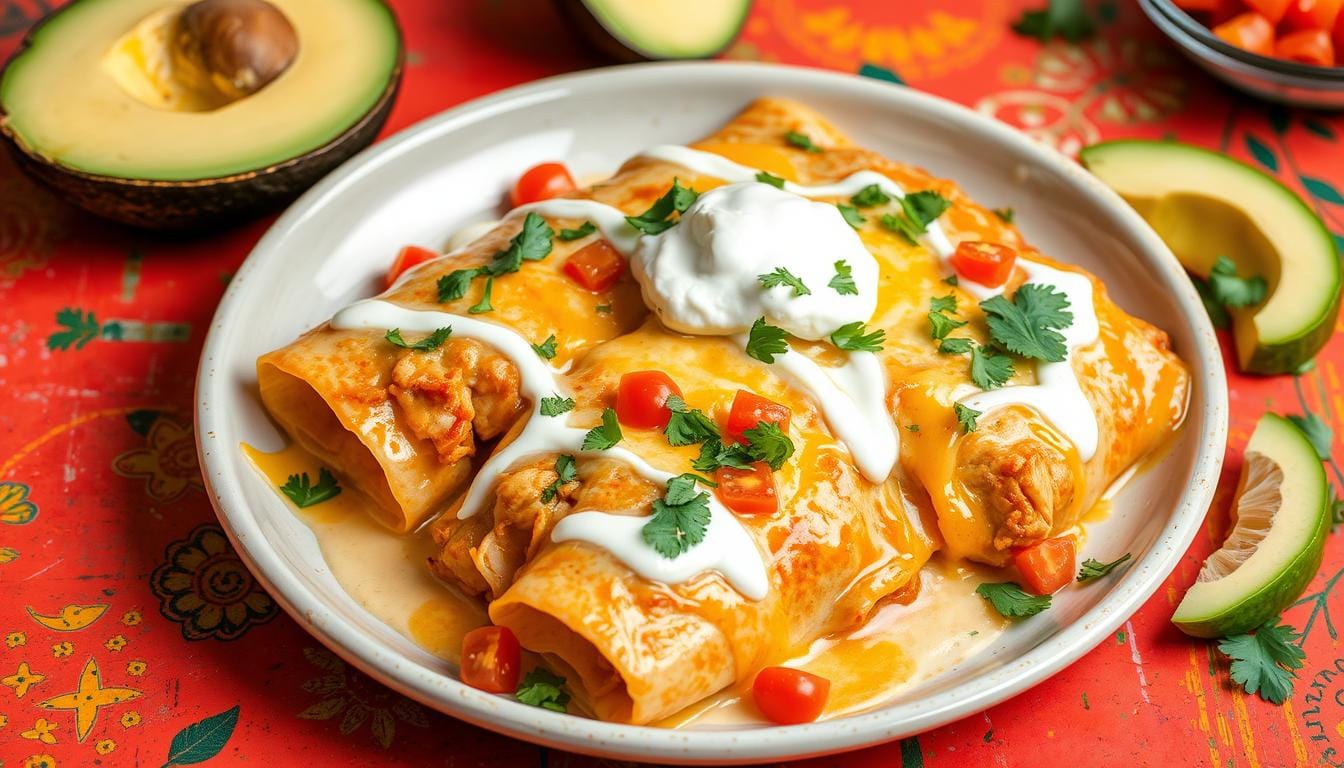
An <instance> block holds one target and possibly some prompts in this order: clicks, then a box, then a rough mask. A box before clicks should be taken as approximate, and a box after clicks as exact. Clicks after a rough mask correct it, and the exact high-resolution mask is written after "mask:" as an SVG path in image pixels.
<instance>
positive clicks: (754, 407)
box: [723, 389, 793, 442]
mask: <svg viewBox="0 0 1344 768" xmlns="http://www.w3.org/2000/svg"><path fill="white" fill-rule="evenodd" d="M792 416H793V411H790V410H789V407H788V406H786V405H781V404H779V403H776V402H775V401H774V400H768V399H766V398H764V397H761V396H760V395H758V394H755V393H754V392H748V391H747V390H745V389H739V390H737V394H736V395H734V396H733V407H732V408H731V409H729V411H728V423H727V424H725V425H724V428H723V431H724V435H725V436H726V437H727V438H728V440H729V441H733V440H736V441H738V442H746V438H744V437H743V436H742V433H743V432H746V431H747V430H748V429H755V428H756V425H757V424H760V423H761V422H762V421H768V422H770V423H771V424H778V425H779V428H780V429H781V430H783V431H785V432H788V431H789V419H790V417H792Z"/></svg>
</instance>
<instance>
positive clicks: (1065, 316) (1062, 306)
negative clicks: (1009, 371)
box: [980, 283, 1073, 363]
mask: <svg viewBox="0 0 1344 768" xmlns="http://www.w3.org/2000/svg"><path fill="white" fill-rule="evenodd" d="M980 308H981V309H983V310H984V311H985V315H986V316H987V317H986V321H987V322H988V323H989V333H990V336H991V337H992V338H993V339H994V341H995V342H996V343H997V344H998V345H999V346H1001V347H1003V348H1004V349H1006V350H1008V351H1009V352H1013V353H1015V354H1018V355H1021V356H1023V357H1031V358H1035V359H1037V360H1045V361H1046V362H1051V363H1058V362H1060V361H1062V360H1063V359H1064V357H1065V356H1066V355H1067V354H1068V347H1066V346H1065V344H1064V336H1063V334H1061V333H1059V331H1058V330H1057V329H1060V328H1068V327H1069V326H1070V325H1072V324H1073V313H1072V312H1070V311H1069V299H1068V297H1067V296H1065V295H1064V294H1063V293H1061V292H1060V291H1057V290H1055V288H1054V287H1053V286H1050V285H1043V284H1040V283H1027V284H1025V285H1023V286H1021V287H1020V288H1018V289H1017V291H1016V292H1014V293H1013V300H1012V301H1009V300H1008V299H1005V298H1004V297H1002V296H995V297H993V298H990V299H986V300H984V301H982V302H980Z"/></svg>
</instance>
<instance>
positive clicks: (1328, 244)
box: [1079, 139, 1340, 374]
mask: <svg viewBox="0 0 1344 768" xmlns="http://www.w3.org/2000/svg"><path fill="white" fill-rule="evenodd" d="M1079 159H1080V160H1081V161H1082V163H1083V165H1084V166H1085V167H1086V168H1087V169H1088V170H1090V171H1091V172H1092V173H1093V174H1095V175H1096V176H1097V178H1099V179H1101V181H1103V182H1105V183H1106V184H1107V185H1108V186H1110V187H1111V189H1114V190H1115V191H1116V192H1118V193H1120V196H1121V197H1123V198H1124V199H1125V201H1126V202H1128V203H1129V204H1130V205H1132V206H1133V207H1134V209H1135V210H1136V211H1138V212H1139V214H1140V215H1142V216H1143V218H1144V219H1146V220H1147V221H1148V223H1149V224H1150V225H1152V227H1153V229H1154V230H1156V231H1157V234H1158V235H1159V236H1160V237H1161V238H1162V239H1163V240H1164V241H1166V243H1167V245H1168V246H1170V247H1171V250H1172V252H1173V253H1175V254H1176V258H1177V259H1179V260H1180V262H1181V264H1182V265H1184V266H1185V268H1186V269H1187V270H1189V271H1190V272H1191V273H1193V274H1195V275H1197V276H1199V277H1201V278H1206V279H1207V278H1208V276H1209V271H1210V269H1211V268H1212V266H1213V264H1214V262H1215V261H1216V260H1217V259H1218V257H1219V256H1220V255H1221V256H1227V257H1228V258H1230V259H1231V260H1232V261H1233V262H1234V263H1235V264H1236V265H1237V273H1238V274H1240V275H1243V276H1251V275H1258V276H1260V277H1263V278H1264V279H1265V280H1266V281H1267V283H1268V285H1269V291H1268V293H1267V295H1266V298H1265V300H1264V301H1263V302H1262V303H1261V304H1259V305H1258V306H1254V307H1247V308H1244V309H1233V310H1231V315H1232V323H1233V331H1234V335H1235V336H1236V346H1237V359H1238V363H1239V365H1240V367H1241V369H1242V370H1243V371H1246V372H1249V373H1264V374H1275V373H1291V372H1293V371H1295V370H1297V369H1298V368H1299V367H1300V366H1302V365H1303V364H1304V363H1306V362H1307V361H1308V360H1310V359H1311V358H1312V357H1313V356H1314V355H1315V354H1316V353H1317V352H1319V351H1320V349H1321V347H1323V346H1324V345H1325V343H1326V341H1327V340H1329V338H1330V334H1331V332H1332V331H1333V329H1334V326H1335V319H1336V318H1337V317H1338V315H1339V294H1340V265H1339V255H1338V253H1337V252H1336V248H1335V244H1334V240H1333V238H1331V236H1330V232H1329V231H1328V230H1327V229H1326V228H1325V224H1324V223H1322V222H1321V219H1320V217H1318V216H1317V215H1316V214H1315V213H1314V212H1313V211H1312V210H1311V208H1310V207H1308V205H1307V204H1306V203H1305V202H1303V201H1302V199H1301V198H1300V197H1298V196H1297V195H1296V194H1294V193H1293V191H1292V190H1290V189H1288V188H1287V187H1285V186H1284V185H1283V184H1281V183H1280V182H1279V181H1278V180H1277V179H1275V178H1273V177H1271V176H1268V175H1266V174H1264V173H1262V172H1260V171H1259V170H1256V169H1255V168H1252V167H1251V166H1249V165H1246V164H1245V163H1242V162H1239V161H1237V160H1233V159H1232V158H1229V157H1227V156H1226V155H1222V154H1218V153H1217V152H1212V151H1210V150H1207V149H1204V148H1202V147H1194V146H1191V145H1189V144H1182V143H1179V142H1174V141H1143V140H1130V139H1125V140H1120V141H1108V142H1103V143H1101V144H1095V145H1093V146H1090V147H1087V148H1086V149H1084V150H1083V151H1082V152H1081V153H1080V155H1079Z"/></svg>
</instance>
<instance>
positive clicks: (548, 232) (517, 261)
mask: <svg viewBox="0 0 1344 768" xmlns="http://www.w3.org/2000/svg"><path fill="white" fill-rule="evenodd" d="M554 236H555V230H553V229H551V226H550V225H549V224H547V223H546V219H544V218H542V217H541V216H538V215H537V214H535V213H532V212H530V211H529V212H528V214H527V216H526V217H524V218H523V228H522V229H520V230H519V231H518V234H516V235H514V236H513V239H512V240H510V241H509V247H508V248H505V249H504V250H502V251H500V252H499V253H496V254H495V256H494V258H493V259H491V261H490V264H489V265H487V266H486V267H485V268H484V272H485V273H486V274H488V275H492V276H494V277H499V276H500V275H506V274H508V273H510V272H517V271H518V270H519V269H520V268H521V267H522V265H523V262H524V261H540V260H542V259H544V258H546V257H547V256H548V255H549V254H550V252H551V238H552V237H554Z"/></svg>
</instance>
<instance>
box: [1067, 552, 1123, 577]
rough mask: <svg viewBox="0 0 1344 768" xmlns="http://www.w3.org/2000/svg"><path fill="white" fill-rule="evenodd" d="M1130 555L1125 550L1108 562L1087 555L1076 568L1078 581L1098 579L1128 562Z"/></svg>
mask: <svg viewBox="0 0 1344 768" xmlns="http://www.w3.org/2000/svg"><path fill="white" fill-rule="evenodd" d="M1131 557H1133V555H1131V554H1130V553H1128V552H1126V553H1125V554H1123V555H1121V556H1120V557H1117V558H1116V559H1114V560H1112V561H1111V562H1109V563H1103V562H1101V561H1100V560H1093V559H1092V558H1090V557H1089V558H1087V559H1086V560H1084V561H1083V564H1082V566H1081V567H1080V568H1079V569H1078V581H1080V582H1081V581H1091V580H1093V579H1100V578H1101V577H1102V576H1105V575H1107V574H1109V573H1110V572H1111V571H1114V570H1115V569H1116V568H1118V567H1120V566H1121V565H1123V564H1125V563H1127V562H1129V559H1130V558H1131Z"/></svg>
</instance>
